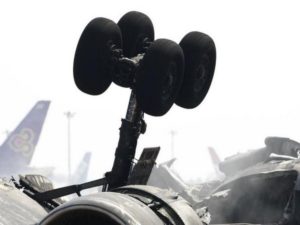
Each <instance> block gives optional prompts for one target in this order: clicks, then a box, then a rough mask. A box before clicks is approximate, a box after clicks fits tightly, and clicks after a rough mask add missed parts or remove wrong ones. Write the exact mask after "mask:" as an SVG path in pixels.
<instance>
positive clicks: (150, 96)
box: [136, 39, 184, 116]
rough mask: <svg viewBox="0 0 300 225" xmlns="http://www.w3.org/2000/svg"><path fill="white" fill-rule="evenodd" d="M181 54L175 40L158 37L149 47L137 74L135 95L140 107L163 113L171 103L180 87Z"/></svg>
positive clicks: (154, 113) (151, 113)
mask: <svg viewBox="0 0 300 225" xmlns="http://www.w3.org/2000/svg"><path fill="white" fill-rule="evenodd" d="M183 70H184V56H183V52H182V49H181V48H180V46H179V45H178V44H176V43H175V42H173V41H170V40H167V39H158V40H156V41H155V42H153V43H152V44H151V45H150V47H149V48H148V50H147V52H146V54H145V56H144V58H143V60H142V62H141V65H140V66H139V67H138V70H137V75H136V97H137V102H138V104H139V105H140V107H141V109H142V110H143V111H144V112H145V113H147V114H149V115H152V116H162V115H164V114H165V113H167V112H168V111H169V109H170V108H171V107H172V105H173V103H174V101H175V98H176V96H177V93H178V91H179V89H180V87H181V83H182V79H183Z"/></svg>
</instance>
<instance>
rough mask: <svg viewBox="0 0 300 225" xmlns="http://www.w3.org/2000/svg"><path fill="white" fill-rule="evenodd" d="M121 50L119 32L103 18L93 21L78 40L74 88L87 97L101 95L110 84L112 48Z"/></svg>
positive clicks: (114, 24) (115, 25)
mask: <svg viewBox="0 0 300 225" xmlns="http://www.w3.org/2000/svg"><path fill="white" fill-rule="evenodd" d="M112 45H114V46H115V47H116V48H122V36H121V31H120V29H119V27H118V25H117V24H116V23H114V22H113V21H111V20H109V19H106V18H95V19H93V20H92V21H91V22H90V23H89V24H88V25H87V26H86V27H85V29H84V31H83V32H82V34H81V37H80V39H79V42H78V45H77V48H76V52H75V58H74V66H73V73H74V80H75V84H76V86H77V87H78V88H79V89H80V90H81V91H83V92H84V93H87V94H90V95H99V94H102V93H103V92H104V91H106V89H107V88H108V87H109V85H110V84H111V82H112V76H113V60H112V55H111V54H112V52H111V46H112Z"/></svg>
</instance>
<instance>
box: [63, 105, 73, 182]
mask: <svg viewBox="0 0 300 225" xmlns="http://www.w3.org/2000/svg"><path fill="white" fill-rule="evenodd" d="M74 115H75V113H72V112H70V111H68V112H65V116H66V117H67V120H68V179H69V181H71V119H72V118H73V117H74Z"/></svg>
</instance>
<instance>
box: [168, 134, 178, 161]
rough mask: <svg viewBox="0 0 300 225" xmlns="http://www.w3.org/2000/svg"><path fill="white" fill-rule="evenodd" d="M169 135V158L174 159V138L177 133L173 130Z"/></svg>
mask: <svg viewBox="0 0 300 225" xmlns="http://www.w3.org/2000/svg"><path fill="white" fill-rule="evenodd" d="M170 134H171V157H172V158H174V157H175V145H174V142H175V140H174V138H175V135H176V134H177V132H176V131H175V130H171V131H170Z"/></svg>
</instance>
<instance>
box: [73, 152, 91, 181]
mask: <svg viewBox="0 0 300 225" xmlns="http://www.w3.org/2000/svg"><path fill="white" fill-rule="evenodd" d="M91 156H92V153H91V152H86V153H85V154H84V156H83V158H82V160H81V162H80V163H79V166H78V167H77V169H76V170H75V172H74V174H73V175H72V183H73V184H79V183H84V182H86V181H87V176H88V172H89V167H90V161H91Z"/></svg>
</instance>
